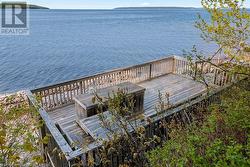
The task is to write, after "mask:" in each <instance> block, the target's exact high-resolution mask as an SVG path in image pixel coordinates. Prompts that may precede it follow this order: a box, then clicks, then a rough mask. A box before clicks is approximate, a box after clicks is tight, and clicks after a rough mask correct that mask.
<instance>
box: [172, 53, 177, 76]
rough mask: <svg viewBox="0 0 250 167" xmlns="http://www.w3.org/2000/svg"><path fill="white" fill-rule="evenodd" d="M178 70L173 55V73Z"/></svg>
mask: <svg viewBox="0 0 250 167" xmlns="http://www.w3.org/2000/svg"><path fill="white" fill-rule="evenodd" d="M175 72H176V59H175V57H173V63H172V73H175Z"/></svg>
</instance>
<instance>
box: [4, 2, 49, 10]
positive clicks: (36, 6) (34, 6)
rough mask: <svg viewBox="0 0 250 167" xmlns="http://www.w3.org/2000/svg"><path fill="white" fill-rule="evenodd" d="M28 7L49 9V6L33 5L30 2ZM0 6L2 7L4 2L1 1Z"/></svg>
mask: <svg viewBox="0 0 250 167" xmlns="http://www.w3.org/2000/svg"><path fill="white" fill-rule="evenodd" d="M27 7H28V9H49V8H47V7H43V6H38V5H32V4H28V5H27ZM0 8H2V4H1V3H0Z"/></svg>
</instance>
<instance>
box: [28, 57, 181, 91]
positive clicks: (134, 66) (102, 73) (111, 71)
mask: <svg viewBox="0 0 250 167" xmlns="http://www.w3.org/2000/svg"><path fill="white" fill-rule="evenodd" d="M173 58H177V56H170V57H164V58H161V59H157V60H153V61H149V62H146V63H143V64H138V65H132V66H128V67H122V68H117V69H113V70H108V71H105V72H101V73H97V74H94V75H90V76H85V77H81V78H78V79H74V80H69V81H65V82H61V83H57V84H53V85H47V86H43V87H41V88H35V89H32V90H31V92H32V93H34V92H39V91H42V90H44V89H50V88H55V87H58V86H62V85H66V84H70V83H72V82H79V81H82V80H84V79H90V78H94V77H98V76H101V75H104V74H109V73H115V72H119V71H124V70H128V69H133V68H138V67H141V66H146V65H149V64H152V63H157V62H160V61H164V60H168V59H173ZM178 59H179V57H178Z"/></svg>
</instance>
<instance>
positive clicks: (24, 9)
mask: <svg viewBox="0 0 250 167" xmlns="http://www.w3.org/2000/svg"><path fill="white" fill-rule="evenodd" d="M0 30H1V31H0V35H29V7H28V5H27V3H26V2H2V3H1V24H0Z"/></svg>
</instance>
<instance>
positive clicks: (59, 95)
mask: <svg viewBox="0 0 250 167" xmlns="http://www.w3.org/2000/svg"><path fill="white" fill-rule="evenodd" d="M220 61H221V60H220V59H214V60H213V63H215V64H218V62H220ZM198 70H199V71H202V73H212V77H213V81H212V82H213V83H214V84H215V85H218V86H223V85H225V84H227V83H229V82H231V80H233V79H234V77H233V76H229V74H228V73H226V72H223V71H222V70H220V69H218V68H216V67H214V66H212V65H211V64H208V63H207V64H206V63H199V62H197V63H196V69H194V67H192V65H191V64H190V62H189V61H187V59H185V58H182V57H178V56H171V57H167V58H163V59H159V60H155V61H151V62H147V63H144V64H140V65H135V66H130V67H126V68H120V69H115V70H111V71H107V72H104V73H100V74H96V75H92V76H87V77H83V78H79V79H76V80H71V81H67V82H63V83H59V84H55V85H51V86H46V87H42V88H38V89H34V90H32V93H33V94H35V95H36V96H37V97H40V99H41V104H42V107H43V108H44V109H45V110H46V111H50V110H53V109H55V108H58V107H61V106H64V105H67V104H71V103H72V102H73V97H74V96H76V95H79V94H84V93H88V92H89V91H90V90H91V89H98V88H103V87H107V86H112V85H117V84H119V83H122V82H128V81H129V82H132V83H139V82H142V81H146V80H150V79H153V78H156V77H159V76H162V75H166V74H169V73H175V74H182V75H187V76H191V77H193V78H196V75H197V71H198Z"/></svg>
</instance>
